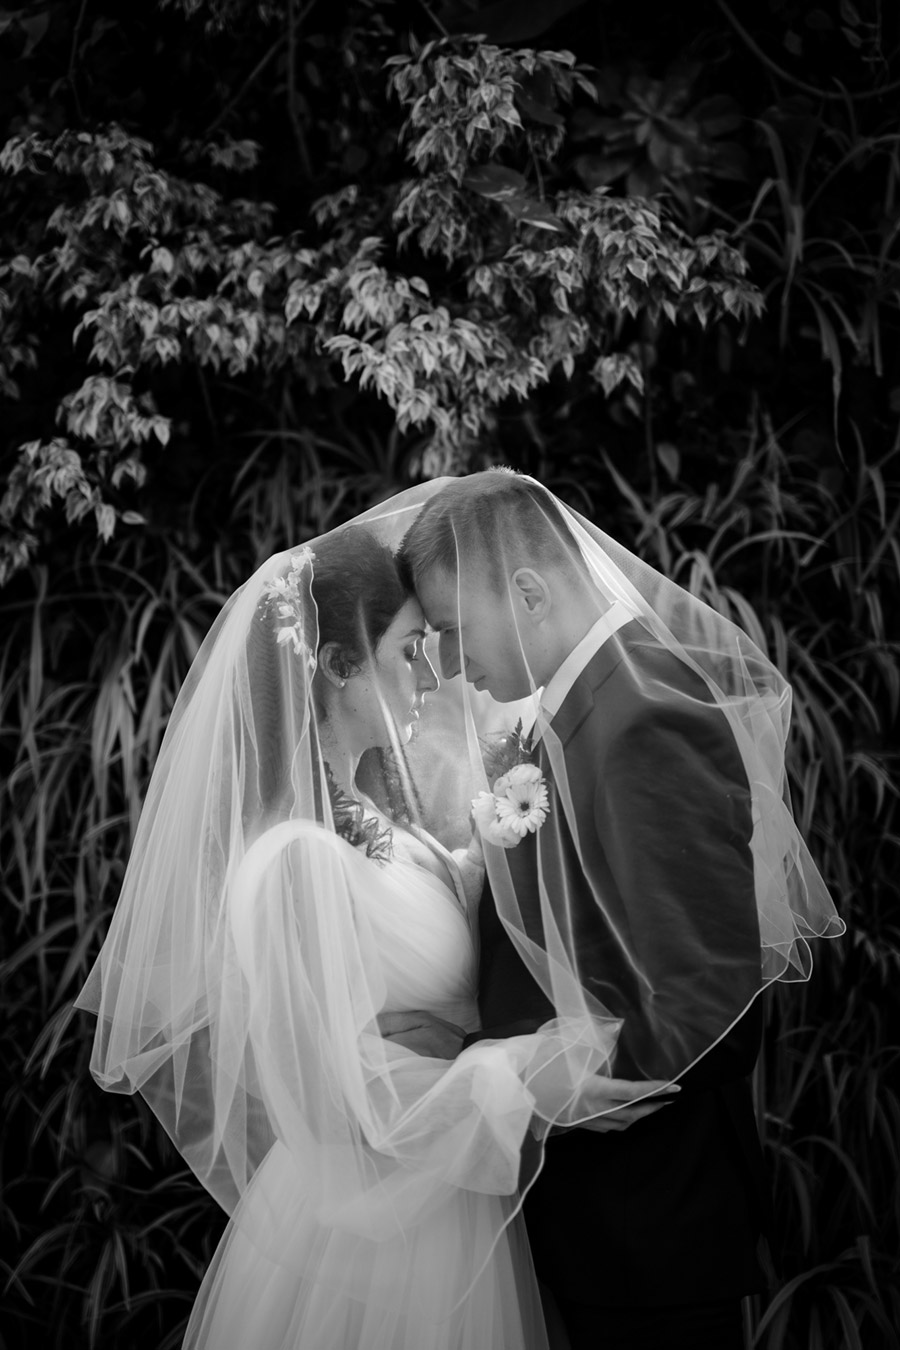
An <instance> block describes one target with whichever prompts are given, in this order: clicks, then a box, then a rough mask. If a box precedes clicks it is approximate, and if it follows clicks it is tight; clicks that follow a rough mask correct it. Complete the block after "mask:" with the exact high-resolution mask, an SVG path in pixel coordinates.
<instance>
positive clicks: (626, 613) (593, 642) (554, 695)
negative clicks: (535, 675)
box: [533, 600, 634, 741]
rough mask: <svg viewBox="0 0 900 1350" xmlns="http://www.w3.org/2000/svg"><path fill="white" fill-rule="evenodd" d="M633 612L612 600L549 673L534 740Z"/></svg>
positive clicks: (632, 616) (618, 601) (541, 696)
mask: <svg viewBox="0 0 900 1350" xmlns="http://www.w3.org/2000/svg"><path fill="white" fill-rule="evenodd" d="M633 618H634V614H633V613H632V611H631V610H630V609H629V608H628V606H627V605H624V604H623V603H622V602H621V600H614V601H613V603H612V604H611V605H610V607H609V609H608V610H606V612H605V613H603V614H601V616H600V618H599V619H598V620H597V622H596V623H595V624H594V625H593V627H592V628H589V629H588V631H587V632H586V633H585V635H584V637H583V638H582V639H581V641H580V642H579V643H577V644H576V646H574V647H573V648H572V650H571V651H570V652H569V655H568V656H567V657H566V659H565V661H563V663H562V665H561V666H560V667H559V669H558V670H557V672H556V674H555V675H552V676H551V677H550V679H549V680H548V681H547V684H546V686H545V688H544V690H543V692H542V693H541V695H540V704H539V711H538V717H537V721H536V723H535V727H534V735H533V739H534V741H538V740H540V736H541V731H542V729H543V727H544V726H546V725H547V723H548V722H550V721H551V720H552V718H554V717H555V716H556V714H557V713H558V712H559V710H560V708H561V707H562V705H563V703H564V702H565V700H566V695H567V694H568V693H569V691H570V690H571V688H572V686H573V685H574V683H575V681H576V680H577V679H578V676H579V675H580V674H581V672H582V671H583V670H584V668H585V666H586V665H587V664H588V662H589V661H590V660H591V658H592V657H593V656H596V654H597V652H598V651H599V650H600V648H601V647H602V646H603V644H604V642H606V641H607V639H608V638H611V637H612V635H613V633H616V632H618V630H619V629H620V628H621V627H622V626H623V624H626V623H628V621H629V619H633Z"/></svg>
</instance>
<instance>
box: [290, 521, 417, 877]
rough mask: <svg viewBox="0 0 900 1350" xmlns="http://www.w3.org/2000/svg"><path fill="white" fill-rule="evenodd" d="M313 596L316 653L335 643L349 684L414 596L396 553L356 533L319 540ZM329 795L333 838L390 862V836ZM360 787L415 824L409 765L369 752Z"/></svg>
mask: <svg viewBox="0 0 900 1350" xmlns="http://www.w3.org/2000/svg"><path fill="white" fill-rule="evenodd" d="M310 592H311V596H312V599H313V601H314V602H315V605H316V608H317V611H318V614H317V628H318V650H321V649H322V647H324V646H325V644H326V643H329V642H334V643H335V644H336V645H337V647H338V648H339V652H340V655H339V657H338V659H337V661H336V662H335V671H336V673H338V674H340V675H342V676H344V677H345V678H349V676H350V675H352V674H353V673H354V671H356V670H358V669H359V668H360V666H361V665H362V664H363V662H364V661H365V660H366V659H367V657H369V656H372V655H374V653H375V648H376V647H377V646H378V643H379V641H380V640H381V638H382V637H383V636H384V634H385V632H386V631H387V629H388V628H389V627H390V625H391V623H392V622H393V620H394V618H395V617H396V616H397V614H398V613H399V611H400V610H401V609H402V608H403V606H404V605H405V604H406V602H407V600H409V598H410V596H411V595H413V594H414V592H413V590H412V586H411V585H410V583H409V582H408V581H407V580H406V578H405V577H404V576H403V575H402V574H401V572H400V568H399V567H398V565H397V561H396V559H395V557H394V555H393V553H392V552H391V550H390V549H389V548H388V547H387V546H386V545H385V544H382V543H381V542H380V541H379V540H378V539H376V538H375V536H374V535H373V534H371V533H370V532H369V531H368V530H365V529H362V528H359V527H352V528H349V529H346V530H342V531H339V532H338V533H336V534H334V535H331V536H329V537H328V538H327V539H326V540H322V541H320V543H318V544H317V545H316V546H315V549H314V561H313V575H312V584H311V587H310ZM326 771H327V774H328V790H329V796H330V798H331V814H332V819H333V821H334V828H335V831H336V832H337V833H338V834H339V835H341V836H342V837H343V838H344V839H346V840H347V841H348V843H351V844H352V845H353V846H354V848H365V850H366V854H367V856H368V857H370V858H375V859H377V860H380V861H384V860H386V859H388V858H390V856H391V831H390V829H381V828H380V826H379V823H378V821H377V820H376V819H375V818H374V817H373V816H367V815H366V813H365V811H364V810H363V808H362V806H361V804H360V803H359V802H357V801H354V799H353V798H352V797H348V796H347V795H346V794H345V793H343V792H341V790H340V789H339V788H338V787H337V785H336V784H335V783H334V781H333V779H332V777H331V773H330V770H329V769H328V766H327V765H326ZM357 782H358V784H359V786H360V787H362V788H363V790H364V791H365V792H367V793H368V795H369V796H370V797H371V798H372V799H373V800H374V801H376V802H377V804H378V806H379V807H380V808H381V810H382V811H384V813H385V815H387V816H389V817H390V818H391V819H392V820H398V821H407V822H408V821H409V819H410V816H411V810H410V795H411V793H412V786H411V783H410V781H409V774H408V771H407V770H406V765H405V763H404V762H402V761H398V757H397V755H396V753H395V752H394V750H393V749H391V748H387V747H382V746H378V747H376V748H374V749H372V750H367V751H366V753H365V754H364V755H363V757H362V760H361V761H360V765H359V770H358V772H357Z"/></svg>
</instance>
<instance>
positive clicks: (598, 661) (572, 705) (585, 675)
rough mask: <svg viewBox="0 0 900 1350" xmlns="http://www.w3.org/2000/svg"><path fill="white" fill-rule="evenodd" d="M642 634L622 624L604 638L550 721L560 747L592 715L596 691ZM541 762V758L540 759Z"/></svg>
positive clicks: (635, 624)
mask: <svg viewBox="0 0 900 1350" xmlns="http://www.w3.org/2000/svg"><path fill="white" fill-rule="evenodd" d="M643 632H644V629H643V628H642V626H641V624H639V623H638V622H637V621H636V620H632V621H631V622H630V623H626V624H625V625H624V626H623V627H622V628H620V629H619V631H618V632H617V633H613V634H612V636H611V637H609V638H607V640H606V641H605V642H604V644H603V646H602V647H601V648H600V650H599V651H597V652H595V653H594V655H593V656H592V657H591V659H590V660H589V661H588V663H587V665H586V666H585V668H584V670H583V671H582V672H581V674H580V675H579V676H578V679H577V680H576V681H575V683H574V684H573V685H572V688H571V689H570V690H569V692H568V694H566V697H565V698H564V700H563V703H562V707H561V708H560V710H559V712H558V713H557V714H556V716H555V717H553V718H552V719H551V722H550V726H551V728H552V730H553V731H554V732H555V734H556V735H557V736H558V737H559V739H560V741H561V742H562V744H563V746H566V745H568V744H569V742H570V741H571V740H572V737H573V736H574V735H575V734H576V732H577V731H578V729H579V727H581V726H582V725H583V724H584V722H585V720H586V719H587V718H588V717H589V716H590V714H591V712H592V711H593V707H594V703H595V701H596V698H597V693H598V690H599V689H600V688H601V686H602V685H603V684H605V683H606V681H607V680H608V679H609V677H610V675H611V674H612V673H613V671H614V670H615V668H616V666H618V665H619V664H620V663H621V661H622V659H623V658H624V656H625V651H626V648H627V647H628V646H629V644H630V643H632V642H634V641H635V640H636V639H637V638H639V637H640V636H641V635H642V634H643ZM539 744H543V742H540V743H539ZM542 758H545V756H542Z"/></svg>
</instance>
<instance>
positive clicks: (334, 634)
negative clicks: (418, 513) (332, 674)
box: [310, 526, 413, 676]
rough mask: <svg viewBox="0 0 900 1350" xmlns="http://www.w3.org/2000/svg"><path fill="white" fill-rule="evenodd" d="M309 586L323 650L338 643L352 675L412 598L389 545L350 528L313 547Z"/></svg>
mask: <svg viewBox="0 0 900 1350" xmlns="http://www.w3.org/2000/svg"><path fill="white" fill-rule="evenodd" d="M314 555H315V556H314V562H313V576H312V585H311V587H310V590H311V594H312V599H313V600H314V602H315V605H316V608H317V610H318V616H317V627H318V644H317V645H318V648H319V649H321V648H322V647H324V646H325V644H326V643H328V642H334V643H336V644H337V646H338V647H339V648H340V652H341V656H340V661H341V662H342V663H343V668H342V669H341V670H340V671H339V672H338V673H340V674H341V675H344V676H349V675H351V674H352V673H353V672H354V671H355V670H358V669H359V667H360V666H361V665H362V664H363V662H364V661H365V660H366V657H367V656H371V655H372V654H373V653H374V651H375V648H376V647H377V645H378V643H379V641H380V640H381V638H382V637H383V636H384V634H385V632H386V631H387V629H388V628H389V627H390V625H391V622H392V620H393V619H394V618H395V616H396V615H397V613H398V612H399V611H400V610H401V609H402V608H403V606H404V605H405V604H406V602H407V600H408V599H409V598H410V596H411V595H412V594H413V591H412V587H411V585H410V584H409V583H408V582H407V581H406V580H405V578H404V577H403V576H402V575H401V573H400V569H399V567H398V566H397V561H396V559H395V558H394V555H393V553H392V552H391V550H390V549H389V548H388V547H387V545H386V544H382V543H381V542H380V541H379V540H378V539H376V538H375V536H374V535H373V534H371V533H370V532H369V531H368V530H365V529H362V528H360V527H356V526H354V527H350V528H347V529H345V530H340V531H337V532H335V533H334V534H333V535H330V536H328V537H327V538H326V539H323V540H320V541H319V543H317V544H316V546H315V549H314Z"/></svg>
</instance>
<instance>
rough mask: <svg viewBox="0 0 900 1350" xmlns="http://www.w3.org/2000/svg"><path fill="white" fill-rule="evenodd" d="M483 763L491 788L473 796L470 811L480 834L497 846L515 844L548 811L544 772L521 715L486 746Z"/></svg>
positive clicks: (532, 828) (538, 827) (537, 823)
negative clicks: (507, 730)
mask: <svg viewBox="0 0 900 1350" xmlns="http://www.w3.org/2000/svg"><path fill="white" fill-rule="evenodd" d="M484 767H485V773H486V774H487V780H488V782H489V783H491V785H492V786H491V791H490V792H479V794H478V796H477V797H473V798H472V814H473V816H474V817H475V824H476V826H477V828H478V831H479V833H480V834H481V836H482V838H484V839H486V840H487V841H488V843H489V844H497V845H499V847H500V848H515V847H516V845H517V844H521V842H522V840H523V839H524V838H525V836H526V834H533V833H534V832H535V831H536V830H539V829H540V827H541V826H542V825H543V823H544V821H545V820H546V819H547V816H548V815H549V814H550V795H549V793H548V791H547V783H546V780H545V779H544V775H543V774H542V773H541V771H540V769H539V768H538V766H537V765H536V764H535V763H534V758H533V751H532V746H531V736H530V735H527V736H526V735H524V734H523V731H522V721H521V719H520V720H519V721H518V722H517V723H516V725H515V727H514V728H513V730H512V731H509V732H503V733H502V734H501V736H500V737H499V738H497V739H495V740H492V741H491V742H489V743H488V744H487V746H486V747H485V755H484Z"/></svg>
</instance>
